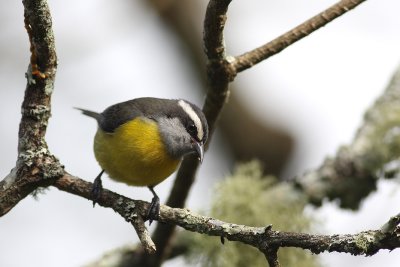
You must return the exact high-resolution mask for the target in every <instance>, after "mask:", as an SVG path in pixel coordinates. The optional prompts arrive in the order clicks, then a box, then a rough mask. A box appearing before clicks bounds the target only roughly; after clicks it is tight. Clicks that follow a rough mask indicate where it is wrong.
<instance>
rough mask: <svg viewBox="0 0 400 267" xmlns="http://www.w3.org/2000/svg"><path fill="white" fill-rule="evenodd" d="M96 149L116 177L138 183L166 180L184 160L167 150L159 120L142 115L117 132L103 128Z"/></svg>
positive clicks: (98, 156) (100, 161)
mask: <svg viewBox="0 0 400 267" xmlns="http://www.w3.org/2000/svg"><path fill="white" fill-rule="evenodd" d="M94 153H95V156H96V159H97V161H98V162H99V164H100V166H101V167H102V168H103V169H104V170H105V171H106V172H107V173H108V175H109V176H110V177H111V178H112V179H114V180H117V181H120V182H124V183H126V184H129V185H135V186H153V185H156V184H158V183H160V182H162V181H163V180H164V179H165V178H167V177H168V176H169V175H171V174H172V173H173V172H174V171H175V170H176V168H177V167H178V164H179V162H180V160H179V159H173V158H171V157H170V156H169V155H168V154H167V151H166V149H165V146H164V144H163V143H162V141H161V136H160V134H159V131H158V129H157V124H156V123H155V122H154V121H151V120H148V119H141V118H136V119H134V120H132V121H129V122H127V123H125V124H123V125H121V126H119V127H118V128H117V129H116V130H115V132H114V133H106V132H104V131H103V130H101V129H100V128H99V129H98V130H97V133H96V136H95V139H94Z"/></svg>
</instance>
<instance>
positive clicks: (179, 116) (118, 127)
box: [77, 97, 208, 225]
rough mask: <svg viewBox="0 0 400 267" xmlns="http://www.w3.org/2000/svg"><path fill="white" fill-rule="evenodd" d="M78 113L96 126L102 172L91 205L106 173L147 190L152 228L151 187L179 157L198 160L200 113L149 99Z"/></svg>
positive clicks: (155, 204)
mask: <svg viewBox="0 0 400 267" xmlns="http://www.w3.org/2000/svg"><path fill="white" fill-rule="evenodd" d="M77 109H78V110H80V111H81V112H82V113H83V114H84V115H87V116H89V117H92V118H94V119H95V120H96V121H97V124H98V128H97V132H96V134H95V137H94V142H93V150H94V154H95V158H96V160H97V162H98V163H99V165H100V167H101V172H100V173H99V175H98V176H97V177H96V178H95V180H94V183H93V188H92V191H91V196H92V199H93V206H94V205H95V204H96V202H97V201H98V199H99V197H100V195H101V191H102V188H103V187H102V181H101V176H102V175H103V173H104V172H105V173H107V174H108V176H109V177H110V178H111V179H113V180H115V181H118V182H123V183H125V184H127V185H131V186H147V187H148V188H149V190H150V191H151V193H152V194H153V198H152V201H151V204H150V207H149V209H148V213H147V219H148V220H149V223H150V225H151V223H152V222H153V220H156V219H158V216H159V212H160V198H159V197H158V195H157V194H156V192H155V191H154V187H155V186H156V185H158V184H159V183H161V182H162V181H164V180H165V179H166V178H167V177H169V176H170V175H171V174H172V173H173V172H174V171H175V170H176V169H177V168H178V166H179V164H180V162H181V161H182V159H183V157H184V156H186V155H188V154H191V153H195V154H196V155H197V158H198V160H199V161H200V162H202V161H203V157H204V146H205V143H206V141H207V138H208V124H207V120H206V117H205V115H204V113H203V112H202V110H201V109H200V108H199V107H197V106H196V105H194V104H192V103H191V102H189V101H187V100H184V99H162V98H154V97H141V98H135V99H132V100H128V101H125V102H121V103H117V104H114V105H112V106H110V107H108V108H106V109H105V110H104V111H103V112H102V113H97V112H94V111H90V110H86V109H81V108H77Z"/></svg>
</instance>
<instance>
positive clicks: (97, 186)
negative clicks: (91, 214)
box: [90, 170, 104, 207]
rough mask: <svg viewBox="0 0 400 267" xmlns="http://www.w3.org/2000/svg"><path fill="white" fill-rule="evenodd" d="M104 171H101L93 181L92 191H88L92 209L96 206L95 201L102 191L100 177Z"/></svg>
mask: <svg viewBox="0 0 400 267" xmlns="http://www.w3.org/2000/svg"><path fill="white" fill-rule="evenodd" d="M103 173H104V170H102V171H101V172H100V173H99V175H97V177H96V179H94V182H93V187H92V191H90V197H91V198H92V200H93V207H94V205H96V203H97V200H99V198H100V195H101V191H102V190H103V184H102V182H101V175H103Z"/></svg>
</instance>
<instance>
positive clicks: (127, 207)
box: [53, 173, 156, 253]
mask: <svg viewBox="0 0 400 267" xmlns="http://www.w3.org/2000/svg"><path fill="white" fill-rule="evenodd" d="M53 185H54V186H55V187H57V188H58V189H60V190H62V191H66V192H69V193H71V194H74V195H78V196H81V197H83V198H86V199H89V200H92V196H91V191H92V188H93V184H92V183H89V182H86V181H84V180H82V179H79V178H77V177H74V176H72V175H70V174H68V173H66V174H65V175H64V176H63V177H61V178H59V179H57V180H56V181H55V182H54V184H53ZM97 203H98V204H99V205H101V206H103V207H106V208H112V209H113V210H114V211H115V212H117V213H118V214H119V215H121V216H122V217H123V218H124V219H125V220H126V221H127V222H129V223H131V224H132V225H133V227H134V228H135V230H136V233H137V235H138V237H139V240H140V242H141V243H142V245H143V247H144V249H145V250H146V252H148V253H154V252H155V251H156V247H155V245H154V243H153V241H152V240H151V238H150V234H149V232H148V230H147V228H146V227H145V225H144V220H143V218H145V217H146V215H147V208H148V203H146V202H143V201H132V200H130V199H128V198H126V197H124V196H121V195H119V194H116V193H114V192H111V191H109V190H107V189H103V190H102V194H101V196H100V199H99V200H98V201H97Z"/></svg>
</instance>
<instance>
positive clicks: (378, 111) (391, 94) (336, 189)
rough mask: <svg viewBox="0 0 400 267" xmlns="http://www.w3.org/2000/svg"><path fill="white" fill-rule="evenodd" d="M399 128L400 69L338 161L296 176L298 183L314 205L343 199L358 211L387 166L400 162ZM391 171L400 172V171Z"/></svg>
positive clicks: (331, 161) (296, 182) (340, 151)
mask: <svg viewBox="0 0 400 267" xmlns="http://www.w3.org/2000/svg"><path fill="white" fill-rule="evenodd" d="M398 125H400V67H399V68H398V70H397V71H396V73H395V74H394V75H393V77H392V80H391V81H390V82H389V85H388V86H387V88H386V90H385V92H384V93H383V94H382V95H381V96H380V97H379V98H378V99H377V100H376V102H375V104H374V105H373V106H372V107H370V108H369V109H368V110H367V111H366V113H365V115H364V122H363V124H362V125H361V127H360V128H359V129H358V131H357V134H356V135H355V137H354V139H353V142H352V143H351V144H350V145H348V146H342V147H341V148H340V149H339V151H338V152H337V154H336V156H335V157H334V158H327V159H326V160H325V161H324V162H323V163H322V165H321V166H320V167H319V168H318V169H315V170H312V171H309V172H307V173H306V174H304V175H301V176H298V177H296V178H295V180H294V183H295V184H296V186H297V187H298V188H299V189H300V190H302V191H303V192H304V193H305V194H306V195H307V196H308V198H309V199H310V202H311V203H313V204H316V205H321V203H322V201H323V200H324V199H325V198H328V199H329V200H335V199H336V200H339V202H340V206H341V207H344V208H352V209H356V208H357V207H358V206H359V204H360V202H361V200H362V199H364V198H365V197H366V196H367V195H368V194H369V193H370V192H372V191H374V190H375V189H376V182H377V181H378V179H379V178H380V177H382V176H383V172H385V168H386V166H387V165H388V164H390V163H394V162H397V163H398V162H399V154H400V139H399V138H398V137H399V131H398V129H399V128H398ZM395 166H400V165H399V164H395ZM391 172H392V173H399V172H400V169H399V168H398V167H397V169H391Z"/></svg>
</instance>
